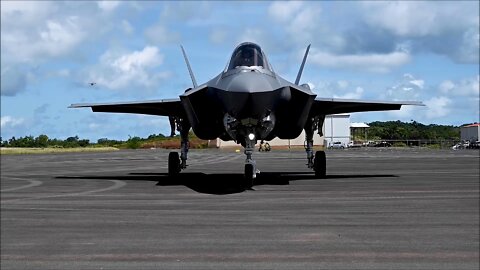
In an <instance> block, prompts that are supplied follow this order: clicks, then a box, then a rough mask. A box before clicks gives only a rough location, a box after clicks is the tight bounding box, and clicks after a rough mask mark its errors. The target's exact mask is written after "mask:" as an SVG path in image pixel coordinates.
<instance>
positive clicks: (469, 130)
mask: <svg viewBox="0 0 480 270" xmlns="http://www.w3.org/2000/svg"><path fill="white" fill-rule="evenodd" d="M479 134H480V123H475V124H471V125H468V126H463V127H460V139H461V140H462V141H470V142H476V141H478V140H479V139H478V137H479Z"/></svg>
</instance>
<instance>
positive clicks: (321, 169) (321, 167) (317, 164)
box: [313, 151, 327, 178]
mask: <svg viewBox="0 0 480 270" xmlns="http://www.w3.org/2000/svg"><path fill="white" fill-rule="evenodd" d="M313 170H314V171H315V176H316V177H317V178H325V176H326V175H327V159H326V157H325V152H324V151H317V152H315V159H314V161H313Z"/></svg>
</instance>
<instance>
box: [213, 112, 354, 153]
mask: <svg viewBox="0 0 480 270" xmlns="http://www.w3.org/2000/svg"><path fill="white" fill-rule="evenodd" d="M322 131H323V134H324V136H320V135H318V133H317V132H315V134H314V136H313V145H314V146H323V145H325V146H328V145H329V144H330V143H331V142H332V141H333V142H342V143H343V144H344V145H345V146H347V144H348V143H349V142H350V115H349V114H337V115H327V117H325V122H324V123H323V127H322ZM212 143H213V144H212ZM268 143H269V144H270V146H285V147H298V146H304V143H305V131H302V133H301V134H300V136H298V137H297V138H295V139H292V140H282V139H279V138H275V139H273V140H271V141H269V142H268ZM210 146H213V147H232V146H238V144H236V143H235V142H234V141H222V140H220V139H217V140H216V141H214V142H211V143H210Z"/></svg>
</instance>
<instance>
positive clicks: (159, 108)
mask: <svg viewBox="0 0 480 270" xmlns="http://www.w3.org/2000/svg"><path fill="white" fill-rule="evenodd" d="M69 108H92V111H93V112H110V113H134V114H149V115H163V116H180V117H183V116H185V110H184V109H183V106H182V104H181V103H180V99H179V98H177V99H161V100H148V101H134V102H122V103H80V104H72V105H70V106H69Z"/></svg>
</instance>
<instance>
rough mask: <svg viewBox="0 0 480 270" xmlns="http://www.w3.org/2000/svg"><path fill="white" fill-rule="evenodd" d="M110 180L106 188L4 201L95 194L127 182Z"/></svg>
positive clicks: (120, 186)
mask: <svg viewBox="0 0 480 270" xmlns="http://www.w3.org/2000/svg"><path fill="white" fill-rule="evenodd" d="M108 181H110V182H113V185H111V186H109V187H106V188H101V189H94V190H88V191H82V192H75V193H66V194H57V195H48V196H38V197H29V198H19V199H12V200H2V203H10V202H17V201H27V200H37V199H50V198H59V197H75V196H84V195H89V194H93V193H99V192H104V191H110V190H115V189H119V188H122V187H123V186H125V185H126V184H127V183H126V182H125V181H121V180H108Z"/></svg>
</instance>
